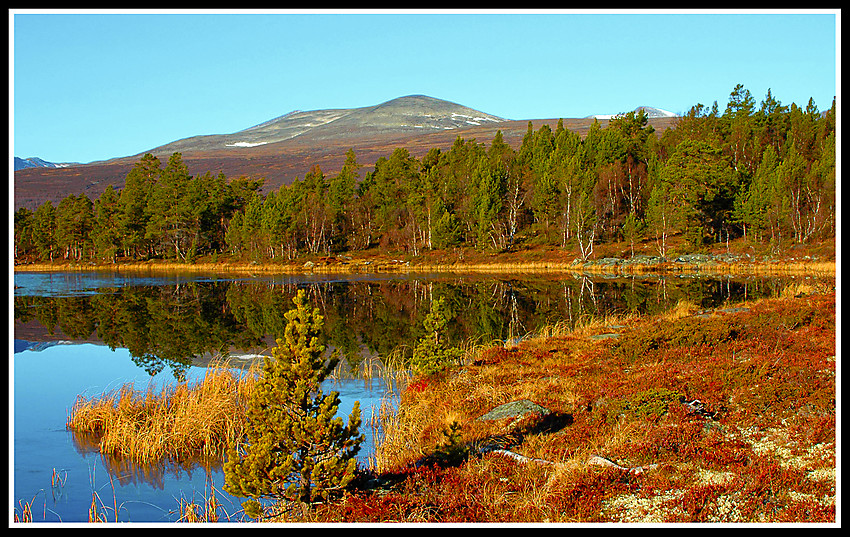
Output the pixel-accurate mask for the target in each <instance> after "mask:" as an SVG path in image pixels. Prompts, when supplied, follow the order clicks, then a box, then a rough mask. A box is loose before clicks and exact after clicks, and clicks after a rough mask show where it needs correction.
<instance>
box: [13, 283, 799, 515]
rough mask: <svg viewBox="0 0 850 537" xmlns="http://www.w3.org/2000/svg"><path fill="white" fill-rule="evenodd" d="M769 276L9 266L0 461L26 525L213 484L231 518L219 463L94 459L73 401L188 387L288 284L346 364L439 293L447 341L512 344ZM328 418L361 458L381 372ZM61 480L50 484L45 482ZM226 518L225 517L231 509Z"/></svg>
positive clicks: (707, 299) (159, 506)
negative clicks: (359, 429)
mask: <svg viewBox="0 0 850 537" xmlns="http://www.w3.org/2000/svg"><path fill="white" fill-rule="evenodd" d="M786 283H787V280H780V279H762V278H750V279H728V278H721V279H709V278H696V277H687V278H677V277H673V278H661V279H659V278H645V277H644V278H593V279H591V278H589V277H581V276H562V277H530V278H517V277H497V276H487V277H482V276H474V277H473V276H466V277H464V276H459V275H441V276H431V277H429V276H417V277H412V276H397V275H355V276H352V277H339V276H334V277H300V276H265V277H260V278H229V277H228V278H217V277H206V276H194V275H192V276H167V277H159V276H157V277H137V276H127V275H123V274H122V275H118V274H108V273H96V274H86V273H67V274H66V273H52V274H30V273H22V274H15V275H14V286H15V288H14V299H13V302H14V304H13V306H14V318H15V320H14V338H13V342H12V345H13V359H12V362H11V364H10V418H12V419H11V420H10V421H11V423H13V427H10V435H11V436H12V439H13V449H12V450H11V453H10V455H11V457H12V458H13V460H12V461H10V467H13V468H14V471H13V472H12V473H13V475H12V478H13V481H14V486H13V494H14V496H13V498H12V499H13V503H14V506H13V507H14V508H16V509H17V510H18V512H20V503H24V502H27V503H30V504H31V506H32V510H33V519H34V521H36V522H40V521H47V522H86V521H87V520H88V513H89V508H90V506H91V504H92V497H93V495H96V501H97V503H98V505H103V506H104V507H105V508H106V511H107V516H108V517H109V519H110V521H114V520H115V519H116V513H115V508H116V506H117V519H118V520H119V521H122V522H146V523H149V522H170V521H174V520H176V519H177V518H178V513H177V510H178V507H179V505H180V502H181V500H185V501H196V502H198V503H201V504H202V503H203V501H204V499H205V498H206V497H208V496H209V494H210V489H211V487H212V488H214V489H215V491H216V497H217V499H218V500H219V502H220V503H221V504H222V505H223V506H224V511H226V512H227V513H229V514H231V515H233V514H235V513H237V512H238V511H239V510H240V509H241V507H240V503H241V501H242V499H241V498H232V497H230V496H229V495H227V494H226V493H224V491H223V490H222V486H223V482H224V476H223V472H222V471H221V470H220V469H209V470H208V469H204V468H200V467H195V468H188V469H187V468H173V467H171V468H160V469H150V468H147V469H140V468H133V467H132V466H127V465H120V464H117V463H115V462H114V461H108V460H104V458H102V457H101V456H100V455H99V454H97V453H94V452H92V451H91V449H90V448H88V447H86V446H84V445H82V444H81V443H80V442H79V441H77V440H76V439H75V438H74V436H73V435H72V433H71V432H69V431H67V430H66V429H65V420H66V418H67V417H68V414H69V411H70V409H71V407H72V405H73V404H74V401H75V399H76V397H77V396H78V395H81V394H82V395H85V396H87V397H94V396H97V395H100V394H102V393H105V392H109V391H111V390H114V389H116V388H119V387H120V386H122V385H123V384H125V383H127V382H133V383H135V387H136V389H144V388H145V387H146V386H147V385H148V384H149V383H153V384H154V385H155V386H157V387H159V386H163V385H165V384H168V383H175V382H178V379H180V380H188V381H189V382H192V381H194V380H197V379H199V378H201V377H202V376H203V375H204V372H205V369H204V367H202V365H201V364H203V362H204V359H205V358H209V357H210V356H216V355H221V354H223V353H230V354H231V355H236V354H239V353H256V352H267V350H268V348H269V347H270V346H271V345H273V341H274V338H275V337H276V336H278V335H279V334H280V331H281V330H282V327H283V326H284V325H285V320H284V319H283V314H284V313H286V311H288V310H289V309H290V308H291V307H292V302H291V298H292V297H293V296H294V295H295V293H296V291H297V289H299V288H306V289H307V290H308V296H309V297H310V300H311V302H312V303H313V305H315V306H316V307H319V308H320V310H321V312H322V313H323V315H325V328H326V333H327V335H328V339H329V346H331V347H333V348H336V349H338V350H340V351H341V353H342V356H343V360H342V363H343V366H344V367H345V368H349V369H352V370H356V369H357V368H358V367H360V366H361V365H362V364H363V363H364V361H367V360H369V359H375V358H376V357H377V358H380V357H381V356H388V355H389V354H390V353H392V351H393V350H394V349H397V348H399V347H400V346H401V347H404V346H407V345H410V344H411V343H415V341H416V340H417V338H418V337H420V336H421V335H422V328H421V326H422V320H423V319H424V316H425V314H426V313H427V310H428V306H429V304H430V300H431V299H432V298H434V297H435V296H437V295H439V296H444V297H447V298H448V299H449V302H450V303H451V304H452V308H453V312H454V313H455V320H454V322H453V324H452V327H451V334H450V336H451V338H452V339H454V340H455V341H456V342H457V343H463V342H468V341H479V342H482V341H483V342H486V341H493V340H508V339H515V338H517V337H522V336H523V335H526V334H528V333H532V332H534V331H535V330H537V329H539V328H540V327H542V326H544V325H546V324H552V323H555V322H568V323H576V322H578V321H579V320H581V319H582V318H585V317H586V316H593V315H606V314H610V313H625V312H630V311H635V312H647V313H653V312H657V311H662V310H665V309H667V308H669V307H671V306H673V305H675V304H676V302H677V301H678V300H679V299H683V298H687V299H688V300H691V301H692V302H695V303H697V304H699V305H701V306H702V307H704V308H712V307H717V306H720V305H722V304H724V303H727V302H735V301H739V300H743V299H748V298H757V297H760V296H772V295H775V294H776V293H777V292H778V291H779V290H780V289H781V288H782V286H784V285H785V284H786ZM329 390H335V391H339V392H340V396H341V398H342V401H343V403H342V405H341V408H340V415H342V416H343V417H344V418H345V417H347V416H348V414H349V412H350V410H351V406H352V405H353V404H354V401H357V400H359V401H360V405H361V409H362V415H363V423H364V431H363V432H364V433H366V434H367V444H366V445H365V446H364V447H363V449H362V450H361V454H360V456H359V458H360V459H361V465H367V464H368V462H367V461H368V458H369V456H371V455H372V454H373V446H372V444H371V435H370V433H371V431H369V430H367V429H366V427H365V424H367V423H368V421H369V415H370V413H371V409H372V408H373V407H374V408H377V407H378V405H379V404H380V400H381V398H382V397H383V396H384V393H385V390H384V388H383V386H382V384H381V383H380V382H378V381H375V382H372V383H369V384H368V385H367V383H364V381H362V380H341V381H335V382H334V384H333V385H331V386H327V387H326V391H329ZM56 477H58V481H56V479H55V478H56ZM235 516H236V517H237V518H235V520H238V515H235Z"/></svg>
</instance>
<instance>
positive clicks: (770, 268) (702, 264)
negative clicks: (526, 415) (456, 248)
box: [14, 256, 837, 278]
mask: <svg viewBox="0 0 850 537" xmlns="http://www.w3.org/2000/svg"><path fill="white" fill-rule="evenodd" d="M683 257H685V259H682V258H681V257H680V258H678V259H674V260H663V261H657V260H653V261H651V262H633V261H631V260H630V259H622V258H603V259H599V260H594V261H589V262H586V263H575V262H570V263H566V262H559V261H529V262H515V263H511V262H495V263H486V262H474V263H464V262H462V261H461V262H454V263H427V262H426V263H410V262H408V261H399V260H382V261H369V260H354V261H341V260H339V259H331V260H327V259H324V260H318V261H312V260H310V261H306V262H305V263H287V264H278V263H251V262H224V263H222V262H215V263H212V262H199V263H177V262H172V261H146V262H136V263H94V262H88V263H86V262H81V263H74V262H70V263H69V262H54V263H29V264H21V265H15V266H14V272H16V273H17V272H70V271H78V272H119V273H120V272H128V273H139V272H147V273H193V274H198V273H208V274H257V273H263V274H369V273H401V274H405V273H406V274H416V273H428V272H432V273H458V274H463V273H470V274H517V273H529V274H587V275H622V276H637V275H640V276H646V275H659V276H660V275H667V274H695V275H699V274H705V275H741V276H816V277H828V278H835V277H836V276H837V267H836V262H835V261H834V260H830V261H799V260H793V261H785V260H778V259H777V260H769V261H737V260H736V261H732V262H726V261H720V260H716V259H715V258H713V257H711V256H704V257H705V259H703V258H700V259H696V260H695V259H688V258H687V257H688V256H683Z"/></svg>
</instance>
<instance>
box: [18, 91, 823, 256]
mask: <svg viewBox="0 0 850 537" xmlns="http://www.w3.org/2000/svg"><path fill="white" fill-rule="evenodd" d="M361 168H363V167H362V166H361V165H360V164H358V162H357V155H356V154H355V153H354V151H353V150H349V151H348V152H347V154H346V160H345V164H344V165H343V167H342V169H341V171H340V172H339V173H338V174H336V175H331V176H327V175H325V174H324V173H323V172H322V170H321V169H320V168H319V167H318V166H314V167H313V169H312V170H311V171H310V172H309V173H307V174H306V175H305V176H304V177H303V179H302V178H297V179H295V180H294V182H293V183H292V184H289V185H284V186H282V187H280V189H279V190H277V191H269V192H265V193H264V192H263V182H264V181H263V179H252V178H246V177H238V178H227V177H225V176H224V174H223V173H219V174H218V175H215V174H213V173H212V172H206V173H205V174H203V175H197V176H192V175H190V174H189V172H188V168H187V166H186V164H185V163H184V162H183V159H182V155H181V154H180V153H174V154H172V155H171V156H170V157H169V158H168V160H167V162H165V164H164V165H163V163H162V162H161V161H160V160H159V159H158V158H157V157H154V156H153V155H151V154H146V155H144V156H143V157H142V158H141V159H140V160H139V161H138V162H137V163H136V164H135V165H134V167H133V169H132V170H131V171H130V172H129V173H128V175H127V177H126V180H125V184H124V186H123V188H120V189H116V188H113V187H112V186H109V187H108V188H107V189H106V191H105V192H104V193H103V194H102V195H101V196H100V197H99V198H97V199H94V200H92V199H89V198H88V197H87V196H86V195H85V194H81V195H70V196H67V197H65V198H64V199H62V200H61V201H60V202H59V203H58V205H56V206H54V205H53V203H51V202H46V203H44V204H42V205H40V206H39V207H38V208H37V209H36V210H35V211H30V210H28V209H26V208H21V209H18V210H17V211H16V212H15V214H14V256H15V262H16V263H25V262H34V261H61V260H66V261H77V262H80V261H90V262H105V263H110V262H112V263H114V262H119V261H122V260H146V259H164V260H174V261H177V262H193V261H195V260H197V259H199V258H201V257H211V258H212V259H214V260H218V259H219V257H220V256H222V257H223V256H228V257H229V258H233V259H242V260H252V261H256V262H264V261H293V260H296V259H298V258H299V257H303V256H309V255H338V254H343V253H346V252H351V253H353V252H356V251H365V250H368V249H370V248H376V247H378V248H381V249H383V250H387V251H400V252H404V253H405V254H406V255H408V256H414V257H415V256H419V255H421V254H422V253H423V252H425V251H428V250H440V249H450V248H475V249H477V250H479V251H495V252H505V251H511V250H517V249H519V248H534V247H556V248H563V249H565V250H568V251H574V252H576V255H577V258H579V259H581V260H588V259H590V258H591V257H592V255H593V251H594V246H596V245H599V244H603V243H610V242H623V241H624V242H626V243H627V244H629V245H631V246H632V249H633V248H634V244H636V243H637V242H640V241H643V240H651V241H654V244H655V246H656V248H657V252H658V255H660V256H662V257H667V256H668V255H670V253H671V242H670V238H671V237H672V236H674V235H677V236H679V237H682V238H684V239H685V240H684V243H682V244H684V245H685V246H678V248H679V249H680V251H677V252H676V253H682V252H681V249H682V248H687V249H688V250H689V251H700V250H701V249H704V248H706V247H708V246H710V245H712V244H716V243H722V242H727V243H728V241H730V240H733V239H738V238H744V239H746V240H748V241H751V242H753V243H759V244H763V245H765V246H769V247H770V249H771V251H773V252H776V253H778V252H779V251H781V250H782V249H784V248H787V247H788V246H790V245H793V244H801V243H807V242H811V241H816V240H823V239H829V238H834V236H835V227H836V216H835V213H836V190H835V186H836V177H835V170H836V119H835V101H834V100H833V102H832V104H831V106H830V108H829V110H827V111H825V112H821V111H819V110H818V108H817V106H816V104H815V103H814V101H813V99H809V102H808V103H807V105H806V107H805V108H801V107H799V106H797V105H796V104H794V103H792V104H791V105H790V106H787V105H783V104H782V103H781V102H780V101H779V100H777V99H776V98H775V97H774V96H773V95H772V94H771V91H770V90H768V91H767V94H766V95H765V97H764V99H763V100H762V101H761V102H760V103H759V104H758V105H757V104H756V100H755V99H754V98H753V96H752V95H751V94H750V92H749V90H747V89H745V88H744V87H743V86H742V85H740V84H739V85H736V86H735V88H734V89H733V91H732V92H731V93H730V95H729V98H728V102H727V104H726V107H725V109H724V110H723V111H722V112H721V111H720V109H719V107H718V104H717V101H715V102H714V103H713V105H712V106H711V107H707V106H704V105H702V104H697V105H695V106H693V107H691V109H690V110H689V111H688V113H687V114H685V115H684V116H683V117H682V118H681V119H680V120H679V121H678V122H677V123H676V125H675V126H674V127H673V128H670V129H668V130H666V131H664V132H663V134H661V135H659V134H658V133H656V132H655V131H654V129H653V127H652V126H650V125H649V124H648V118H647V116H646V115H645V113H644V112H643V111H642V110H641V111H638V112H629V113H627V114H622V115H619V116H616V117H614V118H613V119H611V120H610V121H609V122H608V124H607V126H606V127H604V128H603V127H602V126H601V125H600V124H599V122H597V121H594V123H593V124H592V126H591V127H590V129H589V131H588V133H587V135H586V136H585V137H584V138H583V139H582V138H581V137H580V136H579V135H578V134H577V133H575V132H572V131H569V130H566V129H564V127H563V122H562V121H559V123H558V125H557V127H556V128H555V129H554V130H553V129H551V128H550V127H549V126H548V125H543V126H541V127H540V128H538V129H537V130H534V128H533V124H532V122H529V124H528V130H527V132H526V134H525V136H524V138H523V140H522V144H521V145H520V147H519V148H518V149H514V148H512V147H511V146H510V145H508V144H507V143H505V142H504V140H503V138H502V134H501V132H498V133H497V134H496V136H495V137H494V139H493V141H492V143H491V144H490V145H489V147H488V146H486V145H485V144H481V143H476V141H475V140H474V139H471V140H464V139H463V138H461V137H460V136H459V137H458V138H457V139H456V140H455V142H454V144H453V145H452V147H451V148H450V149H448V150H445V151H442V150H440V149H438V148H433V149H431V150H430V151H428V153H427V154H426V155H424V156H423V157H422V158H421V159H417V158H414V157H413V156H411V154H410V153H409V151H408V150H407V149H405V148H403V147H399V148H396V149H395V150H393V151H392V153H391V154H390V155H389V156H387V157H381V158H380V159H379V160H378V161H377V162H376V163H375V165H374V169H372V170H371V171H368V172H366V173H365V175H363V176H361Z"/></svg>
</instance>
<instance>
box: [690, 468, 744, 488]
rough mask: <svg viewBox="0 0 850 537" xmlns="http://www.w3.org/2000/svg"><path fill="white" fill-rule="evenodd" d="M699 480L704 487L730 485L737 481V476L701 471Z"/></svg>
mask: <svg viewBox="0 0 850 537" xmlns="http://www.w3.org/2000/svg"><path fill="white" fill-rule="evenodd" d="M697 479H699V481H700V483H701V484H703V485H728V484H729V483H731V482H732V481H733V480H734V479H735V474H734V473H733V472H713V471H711V470H705V469H700V470H699V471H698V472H697Z"/></svg>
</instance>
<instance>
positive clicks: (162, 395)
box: [66, 362, 254, 465]
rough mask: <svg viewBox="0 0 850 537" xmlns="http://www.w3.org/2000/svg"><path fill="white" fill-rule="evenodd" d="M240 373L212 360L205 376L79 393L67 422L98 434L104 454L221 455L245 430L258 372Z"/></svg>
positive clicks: (147, 460) (138, 459) (145, 460)
mask: <svg viewBox="0 0 850 537" xmlns="http://www.w3.org/2000/svg"><path fill="white" fill-rule="evenodd" d="M250 373H253V372H249V374H240V373H239V372H236V371H234V370H232V369H230V368H229V367H228V366H227V364H226V363H225V362H221V363H217V364H214V365H212V366H211V367H210V368H209V369H208V371H207V373H206V375H205V376H204V378H203V379H201V380H200V381H199V382H197V383H195V384H194V385H190V384H189V383H184V384H179V385H177V386H166V387H163V388H161V389H160V390H159V391H158V392H157V391H156V388H155V387H153V386H150V387H148V388H147V389H146V390H136V389H135V386H134V384H133V383H128V384H125V385H124V386H122V387H121V388H119V389H117V390H114V391H112V392H109V393H106V394H103V395H101V396H100V397H95V398H92V399H87V398H85V397H83V396H79V397H78V398H77V401H76V402H75V404H74V406H73V408H72V410H71V413H70V415H69V417H68V420H67V423H66V425H67V427H68V428H69V429H71V430H73V431H77V432H80V433H83V434H88V435H94V436H96V437H97V438H99V449H100V452H101V454H104V455H111V456H114V457H117V458H121V459H129V460H132V461H133V462H135V463H139V464H142V465H147V464H155V463H157V462H159V461H162V460H171V461H176V462H182V461H186V460H202V461H217V460H223V459H224V458H225V456H226V453H227V448H228V445H230V444H231V443H232V441H233V440H234V439H235V438H238V437H239V436H241V435H242V434H243V431H244V428H245V426H246V422H245V416H244V412H245V406H244V403H245V402H246V401H247V399H248V397H249V395H250V391H251V389H252V387H253V384H254V383H253V379H254V375H253V374H250Z"/></svg>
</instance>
